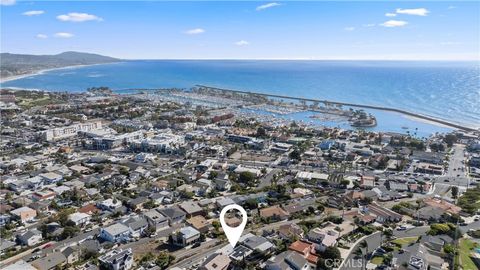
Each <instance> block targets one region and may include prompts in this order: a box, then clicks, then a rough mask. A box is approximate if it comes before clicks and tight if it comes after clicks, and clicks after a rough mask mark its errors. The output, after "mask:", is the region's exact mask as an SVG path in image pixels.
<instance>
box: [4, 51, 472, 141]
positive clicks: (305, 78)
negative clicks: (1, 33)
mask: <svg viewBox="0 0 480 270" xmlns="http://www.w3.org/2000/svg"><path fill="white" fill-rule="evenodd" d="M197 84H202V85H209V86H215V87H219V88H229V89H236V90H248V91H254V92H263V93H275V94H282V95H289V96H298V97H308V98H318V99H326V100H332V101H343V102H352V103H359V104H369V105H379V106H387V107H394V108H399V109H404V110H407V111H411V112H416V113H420V114H424V115H429V116H433V117H436V118H441V119H445V120H448V121H451V122H455V123H460V124H463V125H466V126H470V127H480V64H479V63H478V62H437V61H435V62H424V61H418V62H416V61H277V60H275V61H256V60H245V61H244V60H135V61H125V62H119V63H113V64H105V65H94V66H85V67H74V68H66V69H58V70H52V71H48V72H45V73H43V74H40V75H35V76H30V77H26V78H21V79H17V80H13V81H8V82H5V83H2V87H17V88H26V89H43V90H48V91H69V92H79V91H85V89H86V88H88V87H92V86H108V87H110V88H112V89H114V90H120V92H122V90H123V92H125V89H130V88H169V87H176V88H186V89H188V88H190V87H192V86H195V85H197ZM374 114H375V115H376V116H377V118H378V120H379V125H378V126H377V127H376V128H375V129H377V130H378V129H380V130H386V131H397V132H401V131H402V127H403V132H405V129H407V128H408V129H412V130H413V129H418V130H420V131H419V132H421V133H422V134H419V135H428V134H429V133H433V132H437V131H438V132H442V131H448V130H449V129H448V128H444V127H439V126H434V125H432V124H428V123H423V122H420V121H417V120H413V119H409V118H406V117H404V116H401V115H397V114H394V113H384V112H376V111H375V112H374Z"/></svg>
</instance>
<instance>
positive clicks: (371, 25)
mask: <svg viewBox="0 0 480 270" xmlns="http://www.w3.org/2000/svg"><path fill="white" fill-rule="evenodd" d="M362 26H363V27H374V26H375V24H374V23H366V24H363V25H362Z"/></svg>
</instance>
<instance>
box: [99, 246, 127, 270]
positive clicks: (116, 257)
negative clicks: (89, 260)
mask: <svg viewBox="0 0 480 270" xmlns="http://www.w3.org/2000/svg"><path fill="white" fill-rule="evenodd" d="M98 261H99V262H100V265H101V266H102V267H103V269H108V270H129V269H132V268H133V263H134V261H133V252H132V249H130V248H129V249H124V250H122V249H120V250H113V251H110V252H108V253H107V254H105V255H103V256H101V257H100V258H98Z"/></svg>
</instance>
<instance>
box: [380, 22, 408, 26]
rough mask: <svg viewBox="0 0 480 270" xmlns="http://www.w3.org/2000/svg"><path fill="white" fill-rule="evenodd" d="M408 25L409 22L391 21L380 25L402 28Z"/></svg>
mask: <svg viewBox="0 0 480 270" xmlns="http://www.w3.org/2000/svg"><path fill="white" fill-rule="evenodd" d="M407 24H408V22H406V21H396V20H390V21H386V22H384V23H382V24H380V25H381V26H385V27H400V26H405V25H407Z"/></svg>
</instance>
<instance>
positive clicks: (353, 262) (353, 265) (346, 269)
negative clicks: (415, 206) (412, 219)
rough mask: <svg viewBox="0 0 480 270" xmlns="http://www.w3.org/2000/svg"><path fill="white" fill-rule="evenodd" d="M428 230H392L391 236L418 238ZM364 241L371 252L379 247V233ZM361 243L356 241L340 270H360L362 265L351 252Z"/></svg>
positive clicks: (423, 228)
mask: <svg viewBox="0 0 480 270" xmlns="http://www.w3.org/2000/svg"><path fill="white" fill-rule="evenodd" d="M429 228H430V227H428V226H422V227H413V228H410V229H407V230H405V231H397V230H394V231H393V235H394V236H395V237H397V238H403V237H413V236H420V235H424V234H426V233H427V231H428V230H429ZM364 240H365V241H366V242H367V244H368V253H371V252H373V251H374V250H375V249H376V248H377V247H379V246H380V245H381V244H382V243H381V242H382V236H381V234H380V233H374V234H371V235H369V236H367V237H366V238H364ZM361 242H362V241H358V242H357V243H356V245H355V246H354V247H353V248H351V249H350V254H349V255H348V257H347V259H346V260H345V261H344V262H343V265H342V267H341V269H342V270H361V269H362V264H361V263H360V262H359V261H358V259H356V258H355V254H353V252H354V251H355V250H357V248H359V247H360V243H361Z"/></svg>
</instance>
